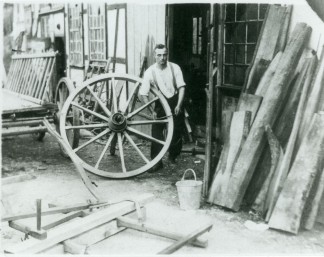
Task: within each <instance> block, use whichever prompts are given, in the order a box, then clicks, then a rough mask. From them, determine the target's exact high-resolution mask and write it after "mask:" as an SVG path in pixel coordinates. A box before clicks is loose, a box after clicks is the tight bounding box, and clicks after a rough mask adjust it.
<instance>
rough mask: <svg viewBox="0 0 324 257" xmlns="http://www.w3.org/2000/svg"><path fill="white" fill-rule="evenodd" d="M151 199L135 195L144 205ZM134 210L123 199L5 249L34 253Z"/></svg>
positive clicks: (8, 251) (131, 203)
mask: <svg viewBox="0 0 324 257" xmlns="http://www.w3.org/2000/svg"><path fill="white" fill-rule="evenodd" d="M152 199H153V195H151V194H144V195H141V196H139V197H136V199H134V200H136V201H137V202H138V203H139V204H140V205H144V204H146V203H148V202H149V201H151V200H152ZM134 210H135V204H134V203H133V202H129V201H125V202H121V203H118V204H114V205H111V206H110V207H108V208H106V209H103V210H100V211H97V212H94V213H93V214H91V215H88V216H86V217H84V218H82V219H79V218H77V219H76V220H73V221H71V222H69V223H68V224H66V225H64V226H60V227H58V228H55V229H53V230H51V231H50V232H48V234H47V239H45V240H43V241H39V240H36V239H29V240H27V241H24V242H23V243H21V244H20V245H14V246H8V247H7V248H6V249H5V252H7V253H15V254H35V253H39V252H41V251H44V250H46V249H48V248H50V247H52V246H54V245H55V244H58V243H60V242H63V241H65V240H67V239H69V238H71V237H74V236H77V235H79V234H81V233H83V232H85V231H88V230H90V229H93V228H95V227H97V226H100V225H102V224H105V223H107V222H109V221H111V220H113V219H116V218H117V217H119V216H122V215H125V214H127V213H129V212H132V211H134Z"/></svg>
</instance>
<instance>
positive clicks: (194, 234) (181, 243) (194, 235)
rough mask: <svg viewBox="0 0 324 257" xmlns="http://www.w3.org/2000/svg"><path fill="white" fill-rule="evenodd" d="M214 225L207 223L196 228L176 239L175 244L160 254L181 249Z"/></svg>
mask: <svg viewBox="0 0 324 257" xmlns="http://www.w3.org/2000/svg"><path fill="white" fill-rule="evenodd" d="M212 227H213V224H206V225H204V226H201V228H199V229H197V230H195V231H194V232H192V233H190V234H189V235H187V236H185V237H183V238H181V239H180V240H179V241H176V242H175V243H174V244H172V245H170V246H169V247H167V248H165V249H164V250H162V251H161V252H159V253H158V254H171V253H174V252H175V251H177V250H178V249H180V248H181V247H182V246H184V245H186V244H188V243H189V242H191V241H193V240H195V239H196V238H197V237H198V236H200V235H201V234H203V233H205V232H207V231H210V230H211V229H212Z"/></svg>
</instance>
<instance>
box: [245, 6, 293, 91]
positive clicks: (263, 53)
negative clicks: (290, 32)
mask: <svg viewBox="0 0 324 257" xmlns="http://www.w3.org/2000/svg"><path fill="white" fill-rule="evenodd" d="M286 9H287V7H285V6H275V5H270V7H269V10H268V14H267V17H266V19H265V21H264V24H263V26H262V30H261V36H260V38H259V41H258V44H257V47H256V50H255V51H256V53H255V58H254V60H253V65H252V67H251V69H250V72H249V75H248V79H247V82H246V85H244V89H245V90H244V92H246V93H250V94H254V93H255V91H256V89H257V87H258V84H259V82H260V79H261V77H262V75H263V74H264V72H265V71H266V69H267V68H268V66H269V64H270V62H271V61H272V59H273V58H274V56H275V55H276V54H277V52H278V51H279V47H278V44H279V41H280V35H281V34H282V33H287V31H283V30H284V29H283V25H284V20H285V18H286V15H287V13H286Z"/></svg>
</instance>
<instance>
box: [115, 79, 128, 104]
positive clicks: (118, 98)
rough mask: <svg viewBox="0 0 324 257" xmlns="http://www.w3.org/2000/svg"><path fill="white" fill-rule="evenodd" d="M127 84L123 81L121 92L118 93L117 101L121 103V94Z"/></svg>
mask: <svg viewBox="0 0 324 257" xmlns="http://www.w3.org/2000/svg"><path fill="white" fill-rule="evenodd" d="M125 84H126V83H123V84H122V86H121V89H120V90H119V93H118V96H117V103H120V96H121V94H122V92H123V89H124V86H125ZM117 85H118V82H117ZM117 85H116V86H117ZM119 107H120V104H119Z"/></svg>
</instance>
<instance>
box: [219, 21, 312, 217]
mask: <svg viewBox="0 0 324 257" xmlns="http://www.w3.org/2000/svg"><path fill="white" fill-rule="evenodd" d="M310 33H311V28H310V27H309V26H307V24H305V23H298V24H297V25H296V27H295V29H294V31H293V33H292V36H291V39H290V44H289V45H288V46H287V47H286V49H285V52H284V53H283V56H282V58H281V60H282V61H281V62H280V63H279V65H278V69H277V72H276V73H275V75H274V77H273V79H272V80H271V84H270V86H269V89H268V91H267V94H266V95H265V97H264V98H263V101H262V104H261V106H260V108H259V111H258V114H257V116H256V118H255V120H254V123H253V125H252V128H251V130H250V133H249V136H248V138H247V139H246V141H245V143H244V145H243V147H242V150H241V152H240V155H239V157H238V159H237V161H236V163H235V164H234V168H233V171H232V173H231V178H230V182H229V187H228V190H227V193H226V203H225V204H224V206H225V207H227V208H230V209H232V210H235V211H238V210H239V207H240V205H241V202H242V199H243V197H244V194H245V192H246V189H247V187H248V185H249V182H250V180H251V177H252V175H253V173H254V170H255V167H256V165H257V162H258V161H259V158H260V155H261V153H262V150H263V149H264V147H265V144H266V140H265V139H266V138H265V128H264V126H265V124H269V125H270V126H273V124H274V122H275V120H276V119H277V117H278V116H279V115H280V111H281V104H282V103H283V100H284V99H285V97H286V95H287V91H288V87H287V86H286V85H287V84H288V83H289V81H290V80H291V77H292V76H293V74H294V71H295V68H296V67H297V64H298V62H299V59H300V56H301V54H302V52H303V51H304V47H305V44H306V42H308V40H309V37H310Z"/></svg>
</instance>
